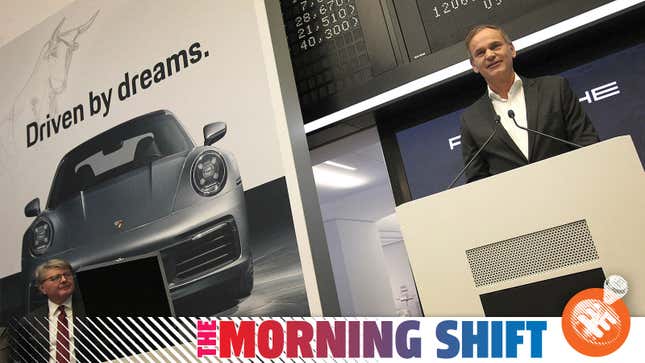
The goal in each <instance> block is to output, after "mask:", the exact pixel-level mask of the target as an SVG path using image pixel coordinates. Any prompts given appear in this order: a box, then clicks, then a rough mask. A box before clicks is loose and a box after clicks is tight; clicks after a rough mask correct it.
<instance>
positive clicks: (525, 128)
mask: <svg viewBox="0 0 645 363" xmlns="http://www.w3.org/2000/svg"><path fill="white" fill-rule="evenodd" d="M508 117H510V118H511V120H513V123H514V124H515V126H517V127H519V128H520V129H522V130H524V131H530V132H533V133H535V134H538V135H541V136H544V137H548V138H549V139H553V140H558V141H560V142H563V143H565V144H567V145H570V146H573V147H575V148H576V149H579V148H581V147H582V145H578V144H576V143H573V142H571V141H567V140H563V139H561V138H559V137H555V136H553V135H549V134H545V133H543V132H540V131H537V130H533V129H529V128H528V127H522V126H520V124H518V123H517V120H515V112H513V110H508Z"/></svg>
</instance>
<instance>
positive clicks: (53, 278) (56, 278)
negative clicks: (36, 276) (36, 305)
mask: <svg viewBox="0 0 645 363" xmlns="http://www.w3.org/2000/svg"><path fill="white" fill-rule="evenodd" d="M63 276H64V277H65V280H70V279H71V278H72V276H74V275H73V274H72V273H71V272H69V271H68V272H64V273H62V274H56V275H54V276H49V277H48V278H46V279H43V282H45V281H50V282H59V281H60V280H61V279H62V278H63Z"/></svg>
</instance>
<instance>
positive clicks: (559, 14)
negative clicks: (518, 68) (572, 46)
mask: <svg viewBox="0 0 645 363" xmlns="http://www.w3.org/2000/svg"><path fill="white" fill-rule="evenodd" d="M610 2H612V1H611V0H584V1H583V0H557V1H556V0H529V1H517V0H515V1H513V0H417V1H414V0H381V1H373V0H281V5H282V13H283V17H284V23H285V29H286V34H287V37H288V39H289V47H290V50H291V59H292V63H293V68H294V75H295V78H296V82H297V87H298V94H299V97H300V103H301V108H302V112H303V117H304V121H305V123H308V122H310V121H313V120H316V119H319V118H321V117H324V116H326V115H328V114H331V113H333V112H336V111H338V110H341V109H343V108H346V107H349V106H351V105H353V104H356V103H357V102H360V101H363V100H366V99H368V98H370V97H373V96H376V95H379V94H380V93H383V92H385V91H388V90H391V89H393V88H395V87H397V86H400V85H402V84H405V83H407V82H410V81H413V80H415V79H418V78H420V77H422V76H425V75H427V74H429V73H432V72H435V71H437V70H440V69H442V68H445V67H448V66H450V65H452V64H455V63H458V62H460V61H463V60H465V59H467V54H466V51H465V48H464V47H463V39H464V37H465V36H466V34H467V33H468V31H469V29H470V28H471V27H472V26H474V25H477V24H481V23H491V24H498V25H501V26H502V27H504V28H505V29H506V31H507V32H508V33H509V35H510V36H511V37H512V38H513V39H517V38H520V37H522V36H525V35H528V34H532V33H534V32H537V31H539V30H541V29H544V28H546V27H549V26H551V25H553V24H557V23H559V22H562V21H564V20H566V19H569V18H571V17H574V16H576V15H579V14H582V13H584V12H586V11H589V10H591V9H594V8H597V7H599V6H601V5H603V4H607V3H610Z"/></svg>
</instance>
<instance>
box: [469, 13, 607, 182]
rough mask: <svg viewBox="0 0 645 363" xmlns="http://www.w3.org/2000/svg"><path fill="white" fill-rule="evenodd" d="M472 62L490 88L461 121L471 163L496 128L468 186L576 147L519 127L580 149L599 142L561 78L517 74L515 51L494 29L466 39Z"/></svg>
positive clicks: (482, 29) (482, 28)
mask: <svg viewBox="0 0 645 363" xmlns="http://www.w3.org/2000/svg"><path fill="white" fill-rule="evenodd" d="M466 47H467V48H468V52H469V54H470V63H471V65H472V68H473V70H474V71H475V73H479V74H480V75H481V76H482V77H484V79H485V80H486V83H487V85H488V87H487V92H486V93H485V94H484V95H483V96H482V97H481V98H480V99H479V100H477V101H476V102H475V103H473V104H472V105H471V106H470V107H468V108H467V109H466V110H465V111H464V113H463V114H462V116H461V145H462V154H463V158H464V164H466V163H468V162H469V161H470V160H471V159H472V158H473V156H474V155H475V153H476V152H477V150H478V149H479V148H480V147H481V145H482V144H483V143H484V142H485V141H486V139H488V137H489V136H490V135H491V133H492V132H493V129H494V128H495V118H496V115H499V117H500V122H501V125H500V126H499V128H498V130H497V133H496V135H495V136H494V137H493V138H492V139H491V141H490V143H489V144H488V145H487V146H486V147H485V148H484V149H483V150H482V152H481V153H480V154H479V156H477V158H476V159H475V160H473V162H472V164H471V165H470V167H469V168H468V169H467V170H466V178H467V181H468V182H471V181H474V180H478V179H481V178H485V177H487V176H490V175H495V174H498V173H502V172H505V171H507V170H511V169H514V168H517V167H520V166H523V165H526V164H529V163H532V162H536V161H539V160H543V159H546V158H549V157H552V156H556V155H559V154H562V153H564V152H567V151H570V150H571V149H572V148H573V147H572V146H570V145H567V144H566V143H563V142H561V141H557V140H554V139H551V138H548V137H545V136H541V135H537V134H535V133H533V132H527V131H525V130H522V129H521V128H519V127H517V126H516V125H515V124H514V122H513V120H512V119H511V117H510V116H509V112H508V111H509V110H512V111H513V113H514V114H515V119H516V120H517V122H518V124H520V125H521V126H523V127H525V128H528V129H532V130H537V131H540V132H542V133H545V134H548V135H551V136H555V137H558V138H560V139H564V140H567V141H570V142H573V143H575V144H578V145H582V146H585V145H589V144H593V143H595V142H598V140H599V139H598V135H597V133H596V130H595V129H594V127H593V125H592V124H591V120H590V119H589V117H588V116H587V115H586V114H585V112H584V111H583V110H582V107H581V106H580V103H579V102H578V98H577V97H576V96H575V95H574V94H573V91H572V90H571V88H570V87H569V84H568V82H567V81H566V80H565V79H564V78H562V77H553V76H551V77H540V78H535V79H531V78H524V77H520V76H518V75H517V74H516V73H515V71H514V69H513V59H514V58H515V56H516V52H515V47H514V46H513V43H512V42H511V40H510V38H509V37H508V35H507V34H506V33H505V32H504V31H503V30H502V29H501V28H499V27H497V26H494V25H479V26H476V27H474V28H473V29H472V30H471V31H470V32H469V34H468V36H467V37H466Z"/></svg>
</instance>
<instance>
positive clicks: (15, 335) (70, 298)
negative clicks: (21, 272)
mask: <svg viewBox="0 0 645 363" xmlns="http://www.w3.org/2000/svg"><path fill="white" fill-rule="evenodd" d="M35 279H36V283H37V285H38V289H39V290H40V292H42V293H43V294H44V295H45V296H47V305H44V306H42V307H39V308H37V309H36V310H34V311H33V312H32V313H31V314H29V315H28V316H26V317H23V318H20V319H16V320H14V321H13V323H12V325H11V326H10V328H11V330H12V332H11V333H12V354H11V355H12V361H14V362H44V363H53V362H56V363H59V362H65V363H74V362H94V361H100V360H104V359H102V358H103V357H101V356H100V355H98V356H97V354H96V353H97V351H96V350H95V349H92V347H91V346H90V343H89V340H90V337H87V336H85V334H82V333H80V332H79V330H80V329H79V328H80V327H79V326H78V325H75V324H74V318H79V317H83V316H85V311H84V309H83V304H82V301H81V299H80V298H79V297H78V296H77V295H76V294H74V291H75V283H74V277H73V274H72V266H71V265H70V264H69V263H68V262H67V261H64V260H59V259H52V260H49V261H47V262H45V263H43V264H41V265H40V266H38V268H37V269H36V271H35ZM97 357H98V358H97Z"/></svg>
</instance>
